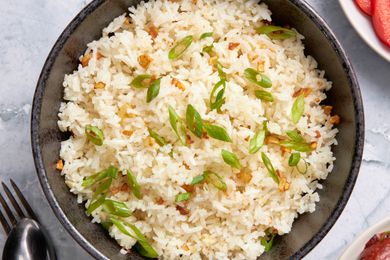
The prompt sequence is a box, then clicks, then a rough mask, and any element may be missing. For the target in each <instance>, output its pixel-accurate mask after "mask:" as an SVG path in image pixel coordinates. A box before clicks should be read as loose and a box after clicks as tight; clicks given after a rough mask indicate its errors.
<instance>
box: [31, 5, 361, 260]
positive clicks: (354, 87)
mask: <svg viewBox="0 0 390 260" xmlns="http://www.w3.org/2000/svg"><path fill="white" fill-rule="evenodd" d="M105 1H106V0H94V1H92V2H91V3H90V4H88V5H87V6H86V7H84V8H83V9H82V10H81V11H80V12H79V13H78V14H77V15H76V16H75V17H74V18H73V19H72V21H71V22H70V23H69V24H68V26H67V27H66V28H65V29H64V31H63V32H62V33H61V35H60V36H59V37H58V39H57V40H56V42H55V44H54V46H53V47H52V49H51V51H50V53H49V55H48V57H47V59H46V61H45V63H44V66H43V68H42V71H41V74H40V76H39V79H38V82H37V86H36V89H35V93H34V98H33V102H32V112H31V129H30V130H31V146H32V152H33V158H34V164H35V168H36V172H37V175H38V179H39V182H40V184H41V187H42V189H43V192H44V194H45V197H46V199H47V200H48V202H49V204H50V206H51V208H52V210H53V211H54V213H55V215H56V217H57V218H58V220H59V221H60V223H61V224H62V225H63V226H64V227H65V229H66V230H67V231H68V232H69V234H70V235H71V236H72V238H73V239H74V240H75V241H76V242H77V243H78V244H79V245H81V247H82V248H84V249H85V250H86V251H87V252H88V253H89V254H90V255H91V256H93V257H94V258H96V259H108V258H107V257H106V256H105V255H104V254H102V253H101V252H100V251H99V250H98V249H96V248H95V247H94V246H93V245H92V244H91V243H90V242H89V241H88V240H87V239H86V238H84V237H83V235H81V233H80V232H79V231H78V230H77V229H76V228H75V227H74V226H73V225H72V223H71V222H70V221H69V220H68V218H67V217H66V215H65V213H64V212H63V210H62V209H61V207H60V205H59V203H58V202H57V200H56V198H55V195H54V192H53V190H52V188H51V187H50V184H49V181H48V178H47V176H46V170H45V167H44V164H43V159H42V154H41V146H40V139H39V126H40V112H41V105H42V102H41V101H42V96H43V93H44V91H45V88H46V81H47V79H48V75H49V74H50V72H51V69H52V67H53V65H54V62H55V60H56V57H57V56H58V53H59V52H60V51H61V49H62V47H63V45H64V43H65V42H66V41H67V40H68V38H69V37H70V35H72V34H73V32H74V31H75V30H76V29H77V27H78V26H79V25H80V24H81V23H82V22H83V21H84V19H85V18H86V17H87V16H88V15H90V14H91V13H92V12H94V11H95V10H96V9H97V8H98V7H99V6H100V5H102V4H103V3H104V2H105ZM289 1H290V2H291V3H292V4H293V5H295V6H296V7H297V8H298V9H300V10H301V11H302V12H304V13H305V15H307V16H308V17H309V18H310V19H311V20H312V21H313V22H314V23H315V25H316V26H317V27H318V28H319V29H320V30H321V31H322V33H323V34H324V36H325V38H326V39H327V40H328V42H329V43H330V44H331V46H332V49H333V50H334V51H335V52H336V54H337V57H338V59H339V61H340V62H341V64H342V65H343V67H344V70H345V72H346V73H347V77H348V80H349V83H350V84H349V85H350V89H351V92H352V98H353V106H354V109H355V119H356V131H355V133H356V140H355V144H354V153H353V156H352V158H353V159H352V160H353V161H352V164H351V169H350V171H349V175H348V178H347V180H346V184H345V186H344V189H343V193H342V195H341V197H340V199H339V200H338V201H337V203H336V207H335V208H334V209H333V211H332V212H331V214H330V217H329V218H328V219H327V221H326V222H325V223H324V224H323V225H322V227H321V228H320V230H319V231H318V232H317V233H316V234H315V235H314V236H313V237H312V238H311V239H310V240H309V241H308V242H307V243H306V244H304V245H303V246H302V247H301V248H300V249H299V250H298V251H297V252H295V253H294V254H293V255H292V256H291V257H290V259H301V258H303V257H304V256H305V255H307V254H308V253H309V252H310V251H311V250H312V249H313V248H314V247H315V246H316V245H317V244H318V243H319V242H320V241H321V240H322V239H323V238H324V237H325V235H326V234H327V233H328V232H329V231H330V229H331V228H332V227H333V225H334V224H335V223H336V221H337V219H338V218H339V216H340V215H341V213H342V211H343V210H344V208H345V205H346V204H347V202H348V199H349V197H350V195H351V193H352V191H353V188H354V185H355V182H356V180H357V177H358V173H359V168H360V164H361V160H362V154H363V146H364V110H363V101H362V97H361V92H360V87H359V84H358V81H357V77H356V75H355V72H354V70H353V67H352V65H351V63H350V61H349V59H348V57H347V55H346V52H345V50H344V49H343V48H342V46H341V44H340V42H339V41H338V40H337V38H336V36H335V35H334V33H333V32H332V30H331V29H330V27H329V25H328V24H327V23H326V22H325V20H324V19H323V18H322V17H321V16H320V15H319V14H318V13H317V12H316V11H315V10H314V9H313V8H312V7H311V6H310V5H309V4H308V3H306V2H305V1H302V0H289Z"/></svg>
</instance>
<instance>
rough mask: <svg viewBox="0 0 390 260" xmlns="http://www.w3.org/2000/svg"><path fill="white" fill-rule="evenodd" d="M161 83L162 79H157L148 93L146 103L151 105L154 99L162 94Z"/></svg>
mask: <svg viewBox="0 0 390 260" xmlns="http://www.w3.org/2000/svg"><path fill="white" fill-rule="evenodd" d="M160 82H161V78H159V79H156V80H155V81H153V83H152V84H151V85H150V86H149V88H148V92H147V93H146V102H148V103H150V102H151V101H152V100H153V99H154V98H156V97H157V96H158V93H160Z"/></svg>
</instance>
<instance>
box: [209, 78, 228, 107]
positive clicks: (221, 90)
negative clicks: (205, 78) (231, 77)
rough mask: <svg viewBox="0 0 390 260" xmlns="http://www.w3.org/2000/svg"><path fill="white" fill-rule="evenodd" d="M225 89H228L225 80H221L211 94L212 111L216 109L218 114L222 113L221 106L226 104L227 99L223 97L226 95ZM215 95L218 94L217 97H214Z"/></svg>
mask: <svg viewBox="0 0 390 260" xmlns="http://www.w3.org/2000/svg"><path fill="white" fill-rule="evenodd" d="M225 89H226V81H225V80H220V81H218V82H217V84H215V86H214V88H213V90H212V91H211V93H210V108H211V110H214V109H216V110H217V111H218V112H220V111H221V106H222V105H223V104H224V103H225V98H224V97H223V95H224V94H225ZM217 90H218V92H217ZM215 93H217V95H216V96H215V97H214V95H215Z"/></svg>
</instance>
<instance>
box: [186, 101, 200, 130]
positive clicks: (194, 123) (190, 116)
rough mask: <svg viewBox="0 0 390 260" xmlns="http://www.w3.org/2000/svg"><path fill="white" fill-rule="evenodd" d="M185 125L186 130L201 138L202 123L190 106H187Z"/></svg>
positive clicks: (198, 115)
mask: <svg viewBox="0 0 390 260" xmlns="http://www.w3.org/2000/svg"><path fill="white" fill-rule="evenodd" d="M186 123H187V127H188V129H190V131H191V132H192V133H193V134H194V135H196V136H197V137H202V129H203V122H202V118H201V116H200V114H199V113H198V111H196V109H195V108H194V107H193V106H192V105H187V111H186Z"/></svg>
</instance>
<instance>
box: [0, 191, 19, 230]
mask: <svg viewBox="0 0 390 260" xmlns="http://www.w3.org/2000/svg"><path fill="white" fill-rule="evenodd" d="M0 203H1V205H3V208H4V210H5V213H7V216H8V218H9V220H10V221H11V223H12V225H15V224H16V219H15V216H14V214H13V213H12V211H11V209H10V208H9V207H8V204H7V202H6V201H5V199H4V197H3V195H2V194H1V192H0Z"/></svg>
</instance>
